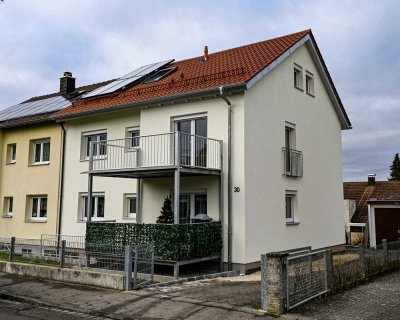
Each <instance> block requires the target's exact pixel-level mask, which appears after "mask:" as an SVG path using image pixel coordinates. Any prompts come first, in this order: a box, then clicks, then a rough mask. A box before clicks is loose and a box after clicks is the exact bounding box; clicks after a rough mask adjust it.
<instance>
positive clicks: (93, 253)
mask: <svg viewBox="0 0 400 320" xmlns="http://www.w3.org/2000/svg"><path fill="white" fill-rule="evenodd" d="M60 239H61V240H60ZM83 240H84V237H75V236H65V235H62V236H58V235H42V237H41V239H23V238H15V237H12V238H4V237H3V238H2V237H0V259H1V260H8V261H10V262H21V263H29V264H40V265H48V266H56V267H60V268H73V269H88V270H96V271H100V272H101V271H104V272H117V273H121V274H124V275H125V278H126V279H129V280H128V281H129V285H128V286H126V289H127V290H130V289H136V288H139V287H141V286H143V285H146V284H149V283H151V282H152V281H153V277H154V247H153V246H152V245H151V244H141V245H138V246H126V247H123V246H115V245H114V246H113V245H103V244H93V243H85V242H84V241H83ZM127 247H129V248H130V250H131V251H130V253H128V252H127V251H126V250H127Z"/></svg>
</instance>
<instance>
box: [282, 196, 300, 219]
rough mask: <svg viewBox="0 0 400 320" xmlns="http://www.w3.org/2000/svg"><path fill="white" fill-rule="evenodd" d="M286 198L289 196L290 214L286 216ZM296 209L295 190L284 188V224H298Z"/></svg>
mask: <svg viewBox="0 0 400 320" xmlns="http://www.w3.org/2000/svg"><path fill="white" fill-rule="evenodd" d="M287 198H290V199H291V200H290V205H291V208H290V212H291V216H290V217H287V211H286V210H287V204H286V201H287ZM296 209H297V191H295V190H286V191H285V219H286V224H298V221H297V215H296Z"/></svg>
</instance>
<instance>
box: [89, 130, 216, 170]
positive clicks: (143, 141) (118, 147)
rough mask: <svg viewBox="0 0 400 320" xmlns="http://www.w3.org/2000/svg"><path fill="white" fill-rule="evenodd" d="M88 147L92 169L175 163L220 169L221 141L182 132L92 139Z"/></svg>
mask: <svg viewBox="0 0 400 320" xmlns="http://www.w3.org/2000/svg"><path fill="white" fill-rule="evenodd" d="M176 146H179V147H178V148H176ZM90 148H91V151H92V155H91V156H90V157H89V168H91V171H106V170H124V169H125V170H126V169H136V168H150V167H165V166H175V165H177V164H178V163H179V164H180V165H183V166H191V167H200V168H209V169H221V155H222V142H221V141H220V140H216V139H211V138H207V137H202V136H197V135H191V134H185V133H182V132H175V133H165V134H156V135H148V136H138V137H132V138H123V139H113V140H105V141H99V142H94V141H92V142H91V147H90ZM177 157H178V158H177Z"/></svg>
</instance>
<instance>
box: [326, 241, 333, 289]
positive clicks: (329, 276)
mask: <svg viewBox="0 0 400 320" xmlns="http://www.w3.org/2000/svg"><path fill="white" fill-rule="evenodd" d="M325 252H326V254H325V259H326V262H325V263H326V285H327V288H326V289H327V290H328V291H330V290H333V289H334V288H333V260H332V250H331V249H327V250H326V251H325Z"/></svg>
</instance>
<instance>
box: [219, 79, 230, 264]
mask: <svg viewBox="0 0 400 320" xmlns="http://www.w3.org/2000/svg"><path fill="white" fill-rule="evenodd" d="M219 96H220V97H221V98H222V99H223V100H224V101H225V102H226V104H227V105H228V219H227V220H228V221H227V224H228V271H231V270H232V104H231V102H230V101H229V99H228V98H227V97H226V96H225V94H224V87H220V88H219Z"/></svg>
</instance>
